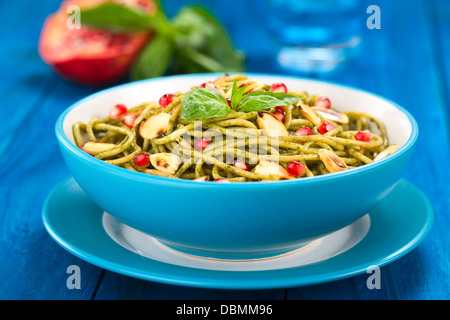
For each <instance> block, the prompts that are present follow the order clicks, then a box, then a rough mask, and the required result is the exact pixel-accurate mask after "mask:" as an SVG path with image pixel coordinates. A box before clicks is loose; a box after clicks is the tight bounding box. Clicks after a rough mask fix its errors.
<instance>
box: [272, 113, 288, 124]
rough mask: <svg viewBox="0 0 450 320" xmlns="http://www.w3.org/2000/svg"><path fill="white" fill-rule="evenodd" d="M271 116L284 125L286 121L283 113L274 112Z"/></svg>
mask: <svg viewBox="0 0 450 320" xmlns="http://www.w3.org/2000/svg"><path fill="white" fill-rule="evenodd" d="M273 115H274V116H275V117H276V118H277V119H278V120H280V121H281V122H283V123H284V121H285V120H286V116H285V114H284V112H282V111H280V110H277V111H275V112H274V113H273Z"/></svg>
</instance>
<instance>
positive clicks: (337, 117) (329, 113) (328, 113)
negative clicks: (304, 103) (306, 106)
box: [311, 107, 348, 123]
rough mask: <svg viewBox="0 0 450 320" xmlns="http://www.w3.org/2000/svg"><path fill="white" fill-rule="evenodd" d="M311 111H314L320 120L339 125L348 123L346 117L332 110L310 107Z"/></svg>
mask: <svg viewBox="0 0 450 320" xmlns="http://www.w3.org/2000/svg"><path fill="white" fill-rule="evenodd" d="M311 109H312V110H313V111H315V112H316V113H317V114H318V115H319V116H321V117H322V118H325V119H328V120H331V121H335V122H339V123H348V116H347V115H346V114H345V113H343V112H339V111H336V110H333V109H328V108H324V107H311Z"/></svg>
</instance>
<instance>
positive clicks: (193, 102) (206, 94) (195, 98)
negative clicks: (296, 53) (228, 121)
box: [180, 82, 301, 120]
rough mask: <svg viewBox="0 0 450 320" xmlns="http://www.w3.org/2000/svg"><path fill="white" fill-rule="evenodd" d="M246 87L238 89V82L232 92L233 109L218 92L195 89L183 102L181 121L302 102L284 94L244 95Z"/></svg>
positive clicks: (265, 92) (258, 93) (256, 93)
mask: <svg viewBox="0 0 450 320" xmlns="http://www.w3.org/2000/svg"><path fill="white" fill-rule="evenodd" d="M244 90H245V87H243V88H240V89H238V88H237V85H236V82H234V83H233V88H232V91H231V98H230V101H231V107H230V106H229V105H228V101H227V100H226V99H225V98H224V97H223V96H222V95H221V94H220V93H218V92H217V91H215V90H213V89H208V88H199V89H194V90H192V91H190V92H188V93H187V94H186V96H185V97H184V99H183V101H182V102H181V116H180V117H181V119H184V120H202V119H210V118H216V117H223V116H226V115H227V114H229V113H230V112H232V110H234V111H245V112H251V111H262V110H269V109H272V108H275V107H278V106H287V105H291V104H293V103H296V102H298V101H300V100H301V98H300V97H297V96H294V95H291V94H286V93H283V92H272V91H255V92H248V93H246V94H244Z"/></svg>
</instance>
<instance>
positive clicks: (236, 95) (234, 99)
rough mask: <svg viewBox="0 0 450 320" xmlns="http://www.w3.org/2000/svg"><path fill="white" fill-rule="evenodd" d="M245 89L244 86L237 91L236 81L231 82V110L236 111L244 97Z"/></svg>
mask: <svg viewBox="0 0 450 320" xmlns="http://www.w3.org/2000/svg"><path fill="white" fill-rule="evenodd" d="M245 87H246V86H244V87H242V88H240V89H238V88H237V84H236V81H234V82H233V88H232V89H231V107H232V108H233V110H237V107H238V105H239V102H240V101H241V99H242V96H243V95H244V91H245Z"/></svg>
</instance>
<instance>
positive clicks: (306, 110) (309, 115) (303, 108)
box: [297, 102, 322, 126]
mask: <svg viewBox="0 0 450 320" xmlns="http://www.w3.org/2000/svg"><path fill="white" fill-rule="evenodd" d="M297 106H298V109H299V111H300V113H301V115H302V116H303V117H305V118H306V119H308V120H309V121H311V122H312V124H314V125H315V126H318V125H320V124H321V123H322V119H321V118H320V116H319V115H318V114H317V113H316V112H315V111H314V110H313V109H311V107H310V106H309V105H307V104H306V103H304V102H299V103H298V104H297Z"/></svg>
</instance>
